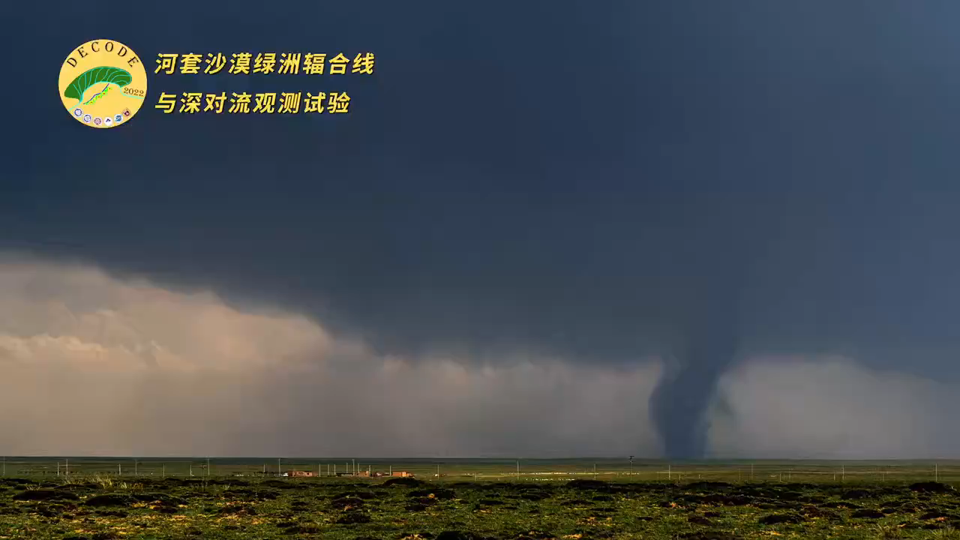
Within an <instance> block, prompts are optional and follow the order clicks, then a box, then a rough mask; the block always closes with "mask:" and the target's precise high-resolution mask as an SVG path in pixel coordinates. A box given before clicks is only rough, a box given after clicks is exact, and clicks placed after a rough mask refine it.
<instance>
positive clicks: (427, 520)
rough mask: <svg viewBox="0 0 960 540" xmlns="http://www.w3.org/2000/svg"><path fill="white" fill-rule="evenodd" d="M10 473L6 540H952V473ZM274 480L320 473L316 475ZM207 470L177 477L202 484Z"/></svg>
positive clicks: (875, 468) (1, 531) (721, 469)
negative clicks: (284, 475)
mask: <svg viewBox="0 0 960 540" xmlns="http://www.w3.org/2000/svg"><path fill="white" fill-rule="evenodd" d="M241 461H242V460H241ZM15 463H16V465H9V467H10V468H9V469H8V470H7V473H8V475H7V477H4V478H0V538H18V539H19V538H27V539H34V538H56V539H64V538H72V539H75V540H79V539H89V540H95V539H96V540H105V539H111V538H141V539H168V538H178V539H179V538H183V539H187V538H189V539H205V538H264V539H274V538H290V539H293V538H330V539H354V540H360V539H374V538H377V539H379V538H384V539H391V540H400V539H408V540H420V539H422V540H463V539H477V540H479V539H491V540H492V539H497V540H505V539H521V538H526V539H536V540H544V539H550V538H556V539H571V540H573V539H579V540H585V539H590V538H594V539H618V538H653V539H690V540H698V539H699V540H706V539H711V538H712V539H737V538H765V539H769V538H775V537H790V538H802V539H806V538H811V539H821V538H822V539H827V538H831V539H832V538H840V539H860V538H957V539H960V534H958V532H957V530H958V529H960V494H958V492H957V490H956V489H955V488H954V487H953V486H952V485H951V483H950V482H951V478H954V479H956V477H955V476H954V475H955V474H956V468H955V465H954V468H953V469H951V466H950V465H947V466H943V467H942V473H941V467H940V466H937V470H936V472H935V473H934V474H937V475H940V474H942V477H941V478H940V480H941V482H934V481H933V478H932V475H931V474H930V472H931V471H930V470H929V467H928V464H925V463H921V464H903V463H901V464H899V465H897V466H894V465H892V464H889V463H887V464H879V463H859V464H845V465H839V467H838V466H836V465H837V464H834V463H825V462H821V463H814V462H764V463H754V464H749V463H725V464H717V463H703V464H683V465H671V466H669V468H668V466H667V465H666V464H652V463H634V464H633V466H632V467H631V466H630V465H629V464H625V466H623V467H621V464H620V463H619V462H613V461H609V462H604V461H602V460H598V462H597V472H596V474H595V475H594V473H593V470H592V469H593V467H592V463H590V462H589V461H584V460H578V461H576V462H574V461H573V460H571V461H570V462H569V463H567V465H568V470H565V471H564V470H561V471H556V470H547V469H546V467H552V468H557V467H559V468H561V469H562V468H563V467H562V466H563V465H564V463H562V462H557V461H551V462H543V463H527V464H526V465H525V464H524V463H522V462H521V470H520V474H519V475H518V474H517V472H516V464H515V463H511V462H509V461H500V462H496V463H493V462H489V463H478V462H477V461H476V460H474V461H473V462H472V465H473V470H469V465H471V462H468V461H464V462H462V463H460V464H459V465H460V468H458V467H457V466H455V465H456V464H451V463H450V462H449V461H448V462H447V463H444V464H440V471H441V473H440V474H441V475H446V476H440V477H436V476H431V477H429V478H424V479H417V480H414V479H386V480H385V479H376V478H371V479H361V478H356V477H346V478H335V477H319V478H277V477H269V476H266V477H264V476H256V473H257V472H258V470H259V472H261V473H262V471H263V468H264V464H263V463H261V464H260V465H259V466H257V464H255V463H253V462H250V461H242V462H236V460H235V461H234V462H232V464H231V463H227V462H225V461H222V460H221V462H220V463H217V464H216V465H212V466H211V471H209V472H210V473H211V474H210V475H209V476H194V477H190V476H185V475H178V476H173V474H177V473H181V472H182V471H181V469H180V467H179V466H173V465H170V464H169V462H165V464H163V465H160V473H161V474H159V475H158V474H156V472H157V471H155V470H154V466H156V465H157V462H145V463H143V464H141V463H139V462H138V463H137V464H134V465H133V466H132V467H130V469H128V470H129V471H130V472H132V471H134V470H136V472H137V475H136V476H134V475H132V474H130V473H129V472H128V473H126V474H117V473H114V474H107V471H108V470H109V469H111V468H117V469H120V471H122V470H123V469H127V467H126V465H125V464H124V465H122V466H120V467H116V464H114V465H113V466H112V467H110V466H107V465H105V463H106V461H100V462H94V461H92V460H87V461H82V460H73V465H72V466H71V467H72V469H71V470H72V472H71V474H70V476H67V475H66V471H65V469H66V466H65V464H61V465H60V468H61V474H60V476H56V475H55V474H52V473H51V471H50V470H48V469H47V468H46V467H48V465H44V466H43V467H40V466H39V465H38V463H40V462H39V461H37V462H29V461H24V460H21V461H19V462H15ZM343 463H344V464H346V463H347V461H346V460H343ZM181 464H182V463H181ZM195 465H196V467H198V469H194V466H195ZM228 465H229V466H228ZM273 465H274V467H273V472H276V463H275V462H274V464H273ZM284 465H285V467H286V468H287V470H288V469H289V468H296V469H300V470H311V469H310V468H308V466H311V465H312V470H320V471H322V472H325V471H326V467H325V466H323V465H322V463H319V462H317V463H308V462H303V463H296V464H294V463H288V464H282V465H281V466H284ZM368 465H369V466H370V468H371V469H372V470H386V468H383V469H381V468H380V467H381V466H382V465H383V464H382V463H378V464H377V466H374V465H373V464H372V463H370V464H368ZM436 465H437V464H436V463H430V462H429V461H426V460H421V461H410V462H400V461H396V465H393V469H394V470H398V469H400V468H404V469H417V468H418V467H419V469H420V470H419V472H420V476H421V477H427V476H428V475H429V474H430V471H432V474H434V475H435V474H436ZM201 466H203V467H205V466H206V463H205V460H198V461H197V463H193V462H191V463H189V464H188V465H187V469H186V470H187V471H188V472H189V471H191V470H193V472H194V473H195V475H196V474H201V473H206V472H208V471H206V469H199V467H201ZM351 466H352V463H351ZM360 466H363V462H362V461H361V464H360ZM525 466H526V467H527V468H528V470H527V471H526V472H525V471H524V467H525ZM141 467H142V468H141ZM168 467H170V468H168ZM358 468H359V467H358ZM364 468H366V467H364ZM538 468H540V470H536V469H538ZM101 469H102V470H101ZM331 469H332V468H331ZM661 469H663V470H661ZM835 469H839V473H838V474H839V476H838V479H837V480H836V481H834V474H835V473H834V472H833V471H834V470H835ZM14 470H15V472H16V473H17V474H16V475H15V476H14V475H12V472H14ZM445 470H446V471H447V472H444V471H445ZM480 470H483V471H484V472H482V473H481V472H478V471H480ZM751 470H752V473H751V472H750V471H751ZM228 471H229V472H228ZM667 471H669V472H667ZM118 472H119V471H118ZM415 472H418V471H416V470H415ZM557 472H561V473H564V474H554V473H557ZM217 473H219V474H217ZM236 475H245V476H236ZM251 475H252V476H251ZM595 478H596V479H595Z"/></svg>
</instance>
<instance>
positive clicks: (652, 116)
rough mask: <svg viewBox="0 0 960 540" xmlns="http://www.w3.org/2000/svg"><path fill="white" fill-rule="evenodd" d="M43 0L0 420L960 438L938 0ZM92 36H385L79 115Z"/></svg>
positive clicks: (866, 439)
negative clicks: (239, 105) (260, 99)
mask: <svg viewBox="0 0 960 540" xmlns="http://www.w3.org/2000/svg"><path fill="white" fill-rule="evenodd" d="M52 7H53V9H51V6H50V5H46V4H44V5H42V6H41V5H25V4H18V5H17V6H15V7H13V8H11V10H10V11H9V13H8V14H7V19H8V20H9V21H10V22H11V23H13V24H12V25H11V31H9V32H4V33H3V34H4V35H3V37H2V38H0V39H2V40H4V41H5V42H6V43H5V45H6V47H4V50H8V51H10V50H16V51H18V52H17V53H16V54H12V55H11V56H10V57H9V60H8V63H9V64H10V67H9V69H11V70H14V71H15V72H18V73H23V74H24V77H25V80H31V81H40V86H41V88H39V89H37V90H35V91H25V92H24V91H20V90H17V88H15V87H13V86H8V87H7V88H6V89H5V92H11V96H10V99H11V100H12V101H10V100H8V103H16V104H17V105H16V106H10V107H8V108H7V110H6V111H5V115H6V118H7V121H8V123H10V125H16V126H17V127H16V128H15V129H11V130H9V131H7V132H6V134H5V136H4V139H5V143H6V145H7V147H8V153H7V156H8V159H7V160H6V167H5V171H6V174H4V175H2V176H0V254H2V258H0V290H3V291H5V293H4V295H3V296H2V297H0V363H6V364H8V368H9V369H10V370H12V371H9V373H15V374H16V376H15V377H13V376H10V377H4V378H3V379H2V380H0V388H2V389H4V390H5V391H4V392H3V393H2V394H0V395H2V396H3V397H0V404H2V405H3V406H4V407H7V406H15V405H16V404H17V403H23V402H24V401H29V402H32V403H36V405H35V406H31V407H29V408H28V409H27V410H28V412H27V413H26V414H25V415H22V416H18V417H17V418H3V419H0V427H3V428H9V429H13V430H15V432H16V433H17V436H16V437H14V438H12V439H8V440H3V441H0V452H4V453H8V454H14V453H21V454H24V453H40V454H42V453H59V454H65V453H75V454H76V453H135V454H140V455H144V454H171V455H172V454H179V455H186V454H191V453H198V454H204V455H206V454H214V455H216V454H218V453H219V454H221V455H223V454H230V455H257V454H271V455H280V454H283V455H295V454H296V455H305V456H306V455H330V454H336V453H340V454H347V453H350V454H353V455H361V454H363V455H387V454H393V455H401V454H403V455H438V454H446V455H464V456H470V455H506V456H514V455H518V454H524V455H528V456H529V455H533V454H537V455H585V454H590V455H648V456H660V455H665V456H670V457H676V458H691V457H702V456H720V455H723V456H738V455H739V456H782V457H936V456H942V457H949V456H951V455H953V457H956V456H955V454H956V448H957V443H958V442H960V441H958V439H957V437H958V435H957V433H958V432H960V430H958V429H957V428H958V427H960V424H958V420H957V419H956V418H955V417H951V416H950V415H948V414H946V413H944V411H947V410H950V408H951V407H954V408H955V406H956V398H955V397H953V396H955V395H958V394H960V393H957V392H956V391H955V390H956V387H957V385H960V377H958V375H960V368H958V367H957V366H958V363H957V362H956V361H955V355H956V354H957V349H958V345H960V339H958V337H957V336H958V333H957V332H956V330H955V328H956V324H955V323H956V321H957V320H958V316H960V307H958V306H960V285H958V284H957V280H956V277H955V275H956V272H955V269H956V268H957V266H958V263H960V255H957V250H955V249H953V247H954V244H955V236H956V233H955V231H956V230H958V226H960V217H958V215H957V213H956V212H955V207H956V205H957V203H960V191H958V189H957V188H956V187H955V186H954V185H953V181H954V180H955V179H956V177H957V174H956V173H957V172H958V170H960V153H958V152H956V151H955V148H954V145H955V141H956V140H957V135H958V134H960V127H958V126H960V122H958V120H960V111H958V109H957V107H956V105H955V101H956V100H955V98H954V96H955V95H956V93H957V91H958V90H960V75H958V73H960V71H958V69H957V68H958V67H960V60H957V58H958V57H957V55H956V54H954V51H956V50H957V46H958V45H960V43H958V41H960V38H958V37H956V33H955V32H954V31H952V28H951V27H950V24H949V21H952V20H956V16H957V15H960V13H958V11H960V7H958V6H956V5H955V4H954V3H950V2H947V1H930V2H925V3H923V4H922V5H919V4H910V5H907V4H905V3H902V2H893V1H883V0H881V1H875V2H866V1H861V2H853V1H851V2H843V3H832V2H778V3H770V2H762V1H753V0H741V1H736V2H733V1H730V2H705V1H687V0H673V1H670V2H666V1H651V2H601V3H599V4H598V3H595V2H590V3H587V2H573V1H569V0H564V1H561V2H558V3H554V4H551V7H550V9H545V8H537V7H535V6H533V5H530V4H528V5H522V4H521V5H514V4H507V3H505V2H485V3H482V4H478V3H474V4H458V5H450V4H449V3H442V2H419V3H404V4H397V3H386V2H359V3H357V2H354V3H350V4H349V5H347V4H342V5H341V4H334V3H329V4H327V3H313V2H311V3H305V2H303V3H297V2H291V3H288V5H285V7H284V8H283V9H265V8H264V7H263V5H262V4H259V3H252V2H247V1H246V0H243V1H239V2H234V3H231V4H230V8H229V9H228V8H226V7H217V8H214V7H208V6H201V5H198V4H197V3H191V4H178V3H177V2H173V3H168V4H164V5H163V6H162V9H161V8H157V7H156V6H150V7H147V6H144V7H139V6H136V5H125V7H124V8H123V9H117V8H116V6H114V5H112V4H107V5H93V4H91V5H78V4H75V3H66V2H54V5H53V6H52ZM104 37H106V38H110V39H116V40H118V41H121V42H123V43H125V44H127V45H129V46H130V47H132V48H133V49H134V50H136V51H137V52H138V53H139V55H140V56H141V57H142V58H143V59H145V62H144V63H145V65H146V66H147V67H148V68H150V67H152V66H155V63H154V59H155V58H156V55H157V54H158V53H161V52H177V53H185V52H200V53H206V52H225V53H229V52H235V51H249V52H257V51H276V52H284V51H300V52H309V51H316V52H330V51H340V50H342V51H347V52H348V55H349V53H350V52H352V53H355V52H360V51H370V52H374V53H375V55H376V68H375V74H374V75H373V76H369V77H346V78H344V79H342V80H341V81H338V82H336V81H335V82H333V83H328V82H326V80H324V82H323V84H325V85H327V86H330V88H314V87H312V86H308V83H307V82H304V79H303V78H299V79H298V78H296V77H293V78H286V79H285V78H282V77H281V78H271V79H263V80H251V79H244V78H229V77H228V76H226V75H223V76H218V77H216V78H214V77H206V78H204V77H199V78H188V77H185V76H179V77H163V76H161V75H156V74H154V73H153V70H152V69H148V77H149V87H148V93H149V94H150V96H151V97H150V98H148V105H147V106H145V107H144V108H143V109H142V110H141V111H140V112H139V113H138V114H137V116H136V118H135V119H134V121H133V122H131V123H130V124H129V125H124V126H121V127H118V128H114V129H110V130H90V129H88V128H86V127H84V126H82V125H80V124H79V123H77V122H75V121H74V120H72V119H71V118H69V115H68V113H66V111H64V110H63V107H62V106H61V105H60V103H59V101H58V100H57V99H56V96H55V94H53V90H52V87H53V80H54V78H55V76H56V74H57V73H58V70H59V66H60V64H61V63H62V62H63V60H64V58H65V57H66V56H67V54H68V53H69V52H70V51H71V50H72V49H73V48H74V47H76V46H77V45H79V44H81V43H83V42H85V41H88V40H90V39H95V38H104ZM23 44H29V45H28V46H27V45H23ZM42 81H49V85H48V86H49V87H50V89H49V91H46V90H43V86H42V85H43V84H44V83H42ZM331 85H332V86H336V87H337V88H333V87H332V86H331ZM338 89H339V90H344V91H347V92H349V94H350V95H351V97H352V104H351V112H350V113H349V114H348V115H339V116H338V117H331V116H324V117H315V118H311V117H306V116H302V117H297V118H285V117H254V116H250V117H232V116H215V117H211V116H207V117H182V116H176V115H163V114H162V113H161V112H160V111H157V110H153V109H151V107H150V106H149V105H150V104H151V103H155V99H156V96H158V93H159V92H161V91H166V92H181V91H201V92H219V91H227V92H233V91H236V92H240V91H249V92H256V91H278V92H279V91H288V90H300V91H304V92H306V91H318V90H319V91H331V90H333V91H336V90H338ZM14 94H15V95H14ZM78 380H83V381H85V383H84V385H88V387H89V388H90V389H91V391H90V392H86V391H83V390H81V388H85V387H87V386H79V385H76V384H75V383H76V381H78ZM345 380H349V381H350V382H349V383H346V382H344V381H345ZM201 388H202V389H203V391H201V390H200V389H201ZM107 389H109V391H106V390H107ZM281 396H282V397H281ZM5 400H9V401H8V402H7V403H3V402H4V401H5ZM78 404H83V405H82V406H79V407H78ZM87 408H89V414H83V415H81V416H79V417H78V418H74V416H75V415H79V414H80V412H82V411H86V410H87ZM4 416H7V415H4ZM184 418H192V419H195V421H196V423H195V424H194V423H191V422H184V421H183V419H184ZM81 420H82V421H81ZM60 423H62V425H64V426H67V427H70V426H72V429H74V430H75V431H76V432H75V433H71V434H68V431H69V430H64V429H50V430H48V429H44V430H38V429H36V427H35V426H37V425H60ZM357 423H361V424H362V423H366V424H368V425H371V426H379V427H380V428H381V429H374V430H361V429H357V428H356V425H357ZM294 425H314V426H315V425H322V426H324V428H318V429H316V430H298V429H291V426H294ZM4 445H5V446H6V447H7V450H4V448H3V446H4ZM951 453H952V454H951Z"/></svg>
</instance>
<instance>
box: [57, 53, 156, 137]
mask: <svg viewBox="0 0 960 540" xmlns="http://www.w3.org/2000/svg"><path fill="white" fill-rule="evenodd" d="M146 97H147V72H146V71H145V70H144V69H143V64H142V63H141V62H140V57H139V56H137V54H136V53H135V52H133V50H132V49H130V47H127V46H126V45H124V44H123V43H120V42H119V41H113V40H109V39H95V40H93V41H88V42H86V43H84V44H83V45H80V46H79V47H77V48H76V49H74V50H73V51H71V52H70V56H68V57H67V59H66V60H64V61H63V65H62V66H61V67H60V101H62V102H63V106H64V107H65V108H66V109H67V111H68V112H70V113H71V116H73V117H74V118H76V119H77V120H78V121H80V122H81V123H84V124H86V125H88V126H90V127H92V128H110V127H114V126H117V125H119V124H120V123H121V122H120V120H119V119H118V118H123V119H124V120H129V119H130V118H132V117H133V115H135V114H137V111H138V110H140V107H141V106H142V105H143V101H144V100H145V99H146ZM81 108H82V109H81ZM81 114H82V115H83V116H80V115H81ZM121 115H122V116H121ZM91 117H96V118H97V120H96V121H94V122H92V123H91V122H90V118H91ZM111 117H113V118H114V119H117V121H116V122H104V121H101V120H100V118H108V119H109V118H111ZM124 123H126V122H124Z"/></svg>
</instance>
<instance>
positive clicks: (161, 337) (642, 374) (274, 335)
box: [0, 256, 960, 458]
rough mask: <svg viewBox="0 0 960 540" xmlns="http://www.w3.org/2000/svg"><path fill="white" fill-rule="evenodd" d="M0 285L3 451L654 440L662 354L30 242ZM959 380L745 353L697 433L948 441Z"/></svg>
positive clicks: (443, 448)
mask: <svg viewBox="0 0 960 540" xmlns="http://www.w3.org/2000/svg"><path fill="white" fill-rule="evenodd" d="M0 292H2V297H3V302H0V366H2V370H3V373H4V377H3V378H0V408H2V409H3V410H4V411H8V413H7V414H4V415H2V416H0V429H2V430H3V432H4V433H6V434H8V436H7V437H4V439H3V440H2V441H0V453H3V454H7V455H20V454H28V455H34V454H37V455H77V454H81V455H82V454H100V455H127V454H134V455H270V456H274V455H275V456H291V457H293V456H332V455H353V456H358V457H364V456H384V455H391V456H477V455H488V456H521V457H522V456H577V455H594V456H621V455H640V456H659V455H661V454H662V452H663V445H662V441H660V440H659V438H658V434H657V430H655V429H654V424H653V422H652V421H651V419H650V412H651V411H650V409H649V401H650V397H651V395H652V393H653V389H654V388H655V386H656V385H657V383H658V381H659V379H660V377H661V374H662V372H663V370H662V363H661V362H660V361H659V360H658V359H657V358H638V359H637V361H636V362H633V363H627V364H615V365H612V364H597V365H590V364H585V363H582V362H575V361H569V360H567V359H564V358H562V357H550V356H544V355H533V354H521V353H514V354H511V355H507V356H506V357H505V358H501V359H499V360H498V361H497V362H489V363H488V362H485V361H483V360H478V359H475V358H469V357H456V356H423V357H410V356H398V355H389V354H382V353H378V352H376V351H374V350H373V349H371V348H370V347H369V346H368V345H367V344H365V343H363V342H361V341H357V340H355V339H351V338H348V337H344V336H339V335H336V334H335V333H333V332H331V331H329V330H328V329H326V328H324V326H323V324H322V323H321V322H317V321H315V320H313V319H311V318H308V317H305V316H303V315H300V314H296V313H292V312H285V311H283V310H278V309H252V308H250V309H244V310H241V309H238V308H235V307H231V306H229V305H227V304H226V303H225V302H224V301H223V300H222V299H220V298H219V297H218V296H217V295H216V294H214V293H213V292H210V291H195V292H181V291H173V290H169V289H166V288H163V287H160V286H158V285H156V284H153V283H151V282H149V281H145V280H136V279H120V278H117V277H113V276H111V275H110V274H108V273H106V272H104V271H103V270H101V269H98V268H96V267H93V266H90V265H83V264H69V263H63V262H58V263H54V262H48V261H41V260H37V259H27V258H22V257H11V256H8V257H5V258H4V259H3V262H2V263H0ZM677 390H678V391H684V390H688V389H684V388H678V389H677ZM957 390H958V388H957V387H956V385H954V384H951V383H943V382H936V381H933V380H931V379H928V378H923V377H918V376H915V375H907V374H903V373H898V372H890V371H888V372H879V371H875V370H872V369H870V368H868V367H865V366H864V365H863V364H860V363H858V362H856V361H854V360H852V359H850V358H844V357H836V356H834V357H824V356H821V357H791V358H774V357H759V356H758V357H753V358H750V359H748V360H746V361H745V362H743V363H741V364H740V365H739V366H738V367H737V368H736V369H734V370H733V371H731V372H729V373H727V374H726V375H724V377H723V378H722V379H721V383H720V385H719V388H718V395H717V399H716V400H714V402H713V403H714V406H713V407H712V409H711V412H710V414H709V415H708V417H707V419H706V420H707V423H708V425H710V431H709V437H708V441H707V446H708V453H709V454H710V455H714V456H719V457H724V456H754V457H797V456H801V457H863V458H868V457H926V456H930V457H935V456H938V455H939V456H943V455H948V454H949V452H950V448H955V445H956V444H957V443H958V442H960V441H958V440H957V436H956V433H957V429H956V428H957V422H956V420H954V419H952V418H951V416H950V414H949V412H948V411H949V410H951V407H952V408H955V407H956V406H957V405H960V403H958V398H957V397H956V396H958V395H960V392H958V391H957Z"/></svg>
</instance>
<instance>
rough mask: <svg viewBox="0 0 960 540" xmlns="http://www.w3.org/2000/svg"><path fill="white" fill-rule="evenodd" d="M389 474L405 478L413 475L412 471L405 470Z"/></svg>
mask: <svg viewBox="0 0 960 540" xmlns="http://www.w3.org/2000/svg"><path fill="white" fill-rule="evenodd" d="M390 476H399V477H401V478H407V477H410V476H413V473H411V472H407V471H393V472H392V473H391V474H390Z"/></svg>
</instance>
